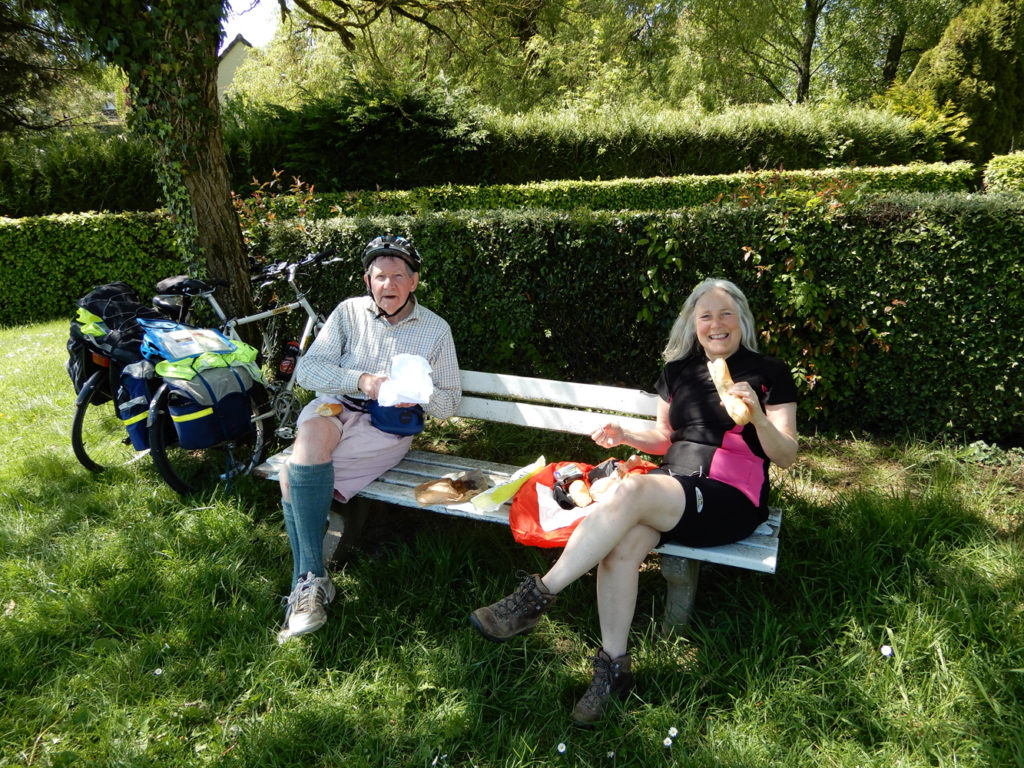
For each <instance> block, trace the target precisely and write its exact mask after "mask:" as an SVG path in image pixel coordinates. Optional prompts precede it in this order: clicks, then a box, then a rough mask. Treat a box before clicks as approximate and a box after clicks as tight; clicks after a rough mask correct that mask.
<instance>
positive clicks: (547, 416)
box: [458, 395, 654, 435]
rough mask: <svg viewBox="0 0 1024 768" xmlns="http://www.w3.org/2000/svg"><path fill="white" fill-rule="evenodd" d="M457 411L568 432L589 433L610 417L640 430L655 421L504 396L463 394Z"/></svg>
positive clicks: (525, 425)
mask: <svg viewBox="0 0 1024 768" xmlns="http://www.w3.org/2000/svg"><path fill="white" fill-rule="evenodd" d="M458 415H459V416H462V417H465V418H471V419H483V420H485V421H500V422H502V423H504V424H518V425H519V426H523V427H534V428H536V429H549V430H554V431H557V432H570V433H572V434H574V435H589V434H591V433H592V432H594V430H596V429H598V428H600V427H603V426H604V425H605V424H607V423H608V422H610V421H614V422H617V423H618V424H621V425H622V426H623V427H625V428H626V429H633V430H637V431H643V430H645V429H651V428H652V427H653V426H654V422H652V421H650V420H648V419H637V418H634V417H631V416H620V415H617V414H616V415H610V414H607V413H595V412H593V411H573V410H570V409H568V408H555V407H552V406H550V405H536V404H533V403H513V402H510V401H507V400H484V399H481V398H478V397H473V396H471V395H463V397H462V403H461V404H460V405H459V411H458Z"/></svg>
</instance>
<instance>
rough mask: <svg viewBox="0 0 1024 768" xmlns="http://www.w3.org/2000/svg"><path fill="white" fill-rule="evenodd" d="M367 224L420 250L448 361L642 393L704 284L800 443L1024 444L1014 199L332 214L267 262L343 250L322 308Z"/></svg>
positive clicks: (1022, 289)
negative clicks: (755, 334) (841, 436)
mask: <svg viewBox="0 0 1024 768" xmlns="http://www.w3.org/2000/svg"><path fill="white" fill-rule="evenodd" d="M382 231H389V232H394V233H399V232H401V233H408V234H409V235H411V236H412V237H413V238H414V240H415V242H416V243H417V247H418V248H420V249H421V251H422V252H423V254H424V270H423V279H422V282H421V290H420V295H421V298H422V299H423V300H424V302H425V303H426V304H427V305H428V306H430V307H431V308H432V309H435V310H436V311H438V312H440V313H441V314H442V315H443V316H444V317H445V318H446V319H447V320H448V321H449V322H450V323H451V325H452V328H453V332H454V334H455V339H456V344H457V347H458V349H459V359H460V362H461V364H462V365H463V366H464V367H466V368H470V369H478V370H492V371H502V372H509V373H518V374H524V375H538V376H545V377H555V378H569V379H572V380H576V381H587V382H597V383H609V384H620V385H627V386H636V387H642V388H645V389H650V388H651V387H652V385H653V382H654V380H655V378H656V377H657V373H658V370H659V353H660V350H661V348H662V347H663V346H664V343H665V339H666V337H667V333H668V330H669V327H670V325H671V323H672V321H673V320H674V317H675V314H676V312H677V311H678V308H679V306H680V304H681V302H682V300H683V298H685V296H686V294H687V293H688V292H689V290H690V289H691V288H692V287H693V286H694V285H695V284H696V283H697V282H698V281H699V280H700V279H702V278H704V277H706V276H712V275H721V276H724V277H728V278H729V279H732V280H734V281H736V282H737V283H738V284H740V285H741V286H742V287H743V288H744V290H745V291H746V292H747V294H748V296H749V297H750V299H751V303H752V305H753V307H754V309H755V312H756V313H757V315H758V324H759V327H760V329H761V331H762V335H763V348H764V349H765V350H766V351H768V352H770V353H772V354H775V355H778V356H779V357H781V358H782V359H784V360H786V361H787V362H789V363H790V365H791V366H792V367H793V369H794V371H795V372H796V374H797V375H798V377H799V384H800V388H801V394H802V401H801V404H800V417H801V429H802V430H803V431H805V432H806V431H808V430H809V429H821V430H825V431H829V432H845V431H850V430H853V431H860V430H865V431H868V432H873V433H879V434H895V433H901V432H904V431H907V430H909V431H911V432H914V433H916V434H918V435H921V436H927V437H937V436H940V435H952V436H955V437H958V438H966V439H986V440H999V441H1009V442H1021V441H1024V400H1022V397H1024V366H1021V365H1019V364H1017V363H1016V362H1015V361H1017V360H1018V359H1019V357H1020V349H1021V348H1022V347H1024V316H1022V314H1021V313H1020V311H1019V308H1020V307H1021V306H1024V263H1022V262H1020V260H1019V259H1018V258H1017V255H1016V254H1017V252H1018V248H1017V243H1019V242H1020V241H1021V239H1022V238H1024V201H1018V200H1012V199H999V198H994V199H986V198H984V197H978V196H968V195H957V196H952V195H950V196H940V197H935V196H914V197H907V198H904V199H898V200H888V201H872V202H869V203H865V204H856V205H842V204H839V205H837V206H833V205H832V201H829V200H819V201H818V202H817V204H812V205H810V206H802V207H800V208H794V207H786V206H783V205H777V204H766V205H757V206H750V207H746V208H742V207H739V206H733V205H729V206H708V207H703V208H693V209H687V210H683V211H675V212H654V213H650V212H648V213H636V212H633V213H622V214H613V213H610V212H584V211H578V212H561V213H560V212H552V211H519V212H508V211H495V212H486V213H476V212H445V213H438V214H427V215H423V216H415V217H377V218H372V219H347V218H338V219H332V220H327V221H320V222H314V223H313V224H311V225H307V231H306V232H305V233H303V232H300V231H299V230H297V229H295V228H294V227H289V226H287V225H286V224H283V223H282V224H278V225H275V227H274V230H273V233H272V236H271V238H270V241H271V243H270V247H271V253H272V254H273V255H274V256H275V257H276V258H281V257H283V256H285V255H286V254H288V253H300V252H302V251H304V250H308V249H311V248H313V247H317V246H319V245H321V244H323V243H326V242H331V243H333V244H335V245H337V246H338V247H339V248H340V249H341V250H342V251H343V252H347V253H352V254H353V257H352V268H351V269H350V270H347V269H340V270H338V271H336V272H334V273H332V274H330V275H323V276H322V277H321V280H320V281H319V283H320V285H319V289H320V291H321V292H320V293H319V295H318V297H317V303H318V305H319V306H322V307H328V306H330V305H331V304H333V302H334V301H336V299H337V298H340V297H342V296H345V295H351V294H352V293H355V292H361V291H360V286H359V285H358V281H357V279H356V278H354V277H353V276H355V275H358V266H357V262H356V254H358V252H359V249H360V247H361V245H362V243H364V242H365V241H366V240H367V239H368V238H370V237H371V236H373V235H375V234H377V233H379V232H382Z"/></svg>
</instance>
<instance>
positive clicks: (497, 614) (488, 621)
mask: <svg viewBox="0 0 1024 768" xmlns="http://www.w3.org/2000/svg"><path fill="white" fill-rule="evenodd" d="M520 575H521V576H523V577H525V578H523V581H522V583H521V584H520V585H519V589H517V590H516V591H515V592H513V593H512V594H511V595H509V596H507V597H503V598H502V599H501V600H499V601H498V602H496V603H494V604H493V605H488V606H486V607H484V608H477V609H476V610H475V611H473V612H472V613H471V614H469V623H470V624H472V625H473V626H474V627H475V628H476V630H477V632H479V633H480V634H481V635H483V636H484V637H486V638H487V639H488V640H493V641H494V642H496V643H501V642H504V641H505V640H508V639H509V638H510V637H515V636H516V635H524V634H526V633H527V632H529V631H530V630H531V629H533V628H534V627H535V626H536V625H537V622H538V621H540V617H541V614H543V613H544V612H545V611H546V610H547V609H548V608H550V607H551V605H552V604H553V603H554V602H555V595H553V594H551V593H550V592H548V590H547V587H545V586H544V583H543V582H542V581H541V580H540V574H536V573H535V574H533V575H532V576H531V575H528V574H526V573H523V572H520Z"/></svg>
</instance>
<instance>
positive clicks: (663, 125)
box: [225, 99, 960, 192]
mask: <svg viewBox="0 0 1024 768" xmlns="http://www.w3.org/2000/svg"><path fill="white" fill-rule="evenodd" d="M225 146H226V151H227V155H228V164H229V167H230V168H231V174H232V178H233V179H234V180H235V182H236V185H239V186H236V189H237V188H239V187H240V184H239V183H241V184H244V183H247V182H248V181H249V180H251V179H253V178H255V179H259V180H261V181H262V180H268V179H270V178H271V177H272V175H273V172H274V171H275V170H278V171H283V173H284V175H285V178H289V179H290V178H292V177H299V178H301V179H302V180H303V181H304V182H306V183H309V184H314V185H315V186H316V187H317V189H319V190H320V191H321V192H341V191H347V190H360V189H412V188H415V187H424V186H438V185H440V184H445V183H450V184H460V185H461V184H487V185H493V184H525V183H529V182H536V181H544V180H553V179H585V180H598V179H617V178H649V177H663V176H677V175H682V174H699V175H710V174H727V173H736V172H738V171H742V170H747V169H753V170H757V169H770V168H780V167H781V168H785V169H787V170H796V169H807V168H827V167H832V166H836V165H857V166H874V165H880V166H888V165H904V164H907V163H910V162H915V161H918V162H940V161H943V160H954V159H958V158H959V157H960V155H958V152H959V149H958V148H957V147H956V146H954V145H953V144H950V142H949V137H948V136H946V135H945V134H944V133H943V131H942V129H941V126H937V125H932V124H928V123H926V122H925V121H920V120H917V121H914V120H911V119H909V118H906V117H901V116H897V115H894V114H892V113H889V112H885V111H880V110H871V109H865V108H859V107H847V108H832V107H817V106H777V105H759V106H755V107H736V108H732V109H729V110H726V111H723V112H720V113H713V114H701V113H688V112H680V111H675V112H666V113H661V114H655V115H649V114H631V113H629V114H627V113H623V114H615V115H605V114H602V115H599V116H588V115H577V114H575V113H570V114H563V113H552V114H545V115H538V114H531V115H529V116H525V117H520V116H506V117H502V116H495V117H492V118H490V119H479V118H475V117H473V116H472V115H465V114H462V113H461V112H459V110H458V109H457V108H455V107H449V106H446V105H442V104H439V103H437V102H436V100H435V101H433V102H430V103H429V104H424V103H421V102H419V101H416V102H414V103H410V104H408V105H404V106H403V107H402V108H395V106H394V105H392V104H388V103H386V102H385V101H382V100H373V101H371V102H367V103H349V102H347V101H345V100H344V99H342V100H341V101H338V102H328V101H316V102H312V103H310V104H307V105H304V106H303V107H302V108H300V109H297V110H288V109H284V108H281V107H274V108H267V109H265V110H262V111H253V112H251V113H248V114H246V115H244V117H243V118H241V119H240V122H239V123H238V125H237V126H234V127H231V126H229V127H228V129H227V130H226V132H225Z"/></svg>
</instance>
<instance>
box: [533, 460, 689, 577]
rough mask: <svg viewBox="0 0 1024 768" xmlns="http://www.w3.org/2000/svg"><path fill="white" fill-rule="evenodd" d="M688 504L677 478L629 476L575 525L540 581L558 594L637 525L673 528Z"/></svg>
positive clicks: (660, 528)
mask: <svg viewBox="0 0 1024 768" xmlns="http://www.w3.org/2000/svg"><path fill="white" fill-rule="evenodd" d="M685 506H686V496H685V494H684V493H683V488H682V486H681V485H680V484H679V481H677V480H676V479H674V478H672V477H669V476H668V475H660V474H659V475H639V476H637V475H634V476H631V477H627V478H626V479H624V480H623V481H622V482H621V484H620V485H619V486H618V488H617V489H616V490H615V492H614V493H613V494H611V495H610V496H609V497H607V498H605V499H602V500H601V501H600V502H598V504H597V506H596V507H595V509H594V511H593V512H591V513H590V514H589V515H587V516H586V517H585V518H584V519H583V520H582V521H581V522H580V524H579V525H578V526H576V530H575V531H573V533H572V536H571V537H569V541H568V543H567V544H566V545H565V549H564V550H563V552H562V555H561V556H560V557H559V558H558V560H557V561H556V562H555V564H554V565H553V566H552V567H551V570H549V571H548V572H547V573H545V574H544V576H543V577H542V578H541V581H542V582H543V584H544V586H545V587H546V588H547V589H548V591H549V592H551V594H558V593H559V592H561V591H562V590H563V589H565V588H566V587H567V586H568V585H569V584H571V583H572V582H574V581H576V579H578V578H579V577H580V576H582V575H583V574H585V573H586V572H587V571H589V570H590V569H592V568H594V567H595V566H596V565H597V564H598V563H600V562H601V561H602V560H603V559H604V558H605V557H607V556H608V554H609V553H610V552H611V551H612V550H613V549H615V547H616V546H617V545H618V544H619V543H620V542H621V541H622V540H623V539H624V538H625V537H626V535H627V534H628V533H629V532H630V531H631V530H632V529H633V528H635V527H637V526H638V525H643V526H647V527H648V528H652V529H654V530H655V531H668V530H671V529H672V528H673V527H674V526H675V524H676V523H678V522H679V518H680V517H682V514H683V508H684V507H685Z"/></svg>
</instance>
